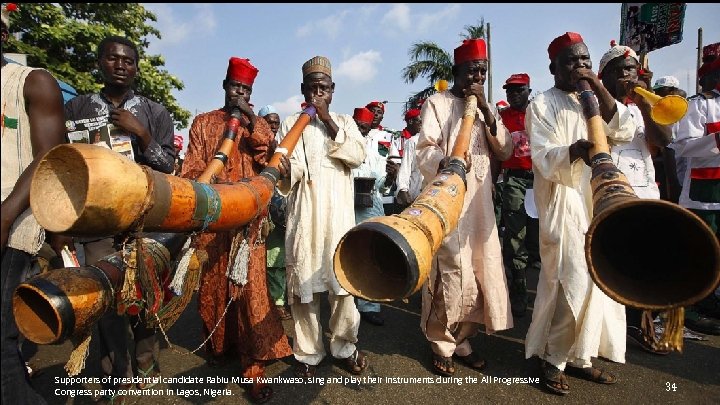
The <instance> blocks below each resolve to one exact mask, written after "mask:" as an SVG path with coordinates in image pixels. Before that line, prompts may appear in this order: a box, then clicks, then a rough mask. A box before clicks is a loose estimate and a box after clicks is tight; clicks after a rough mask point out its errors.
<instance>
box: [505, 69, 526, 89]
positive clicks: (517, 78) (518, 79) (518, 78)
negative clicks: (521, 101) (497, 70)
mask: <svg viewBox="0 0 720 405" xmlns="http://www.w3.org/2000/svg"><path fill="white" fill-rule="evenodd" d="M509 84H520V85H523V84H526V85H528V86H529V85H530V76H528V74H527V73H515V74H514V75H512V76H510V77H509V78H508V79H507V80H505V84H504V85H503V89H507V88H508V85H509Z"/></svg>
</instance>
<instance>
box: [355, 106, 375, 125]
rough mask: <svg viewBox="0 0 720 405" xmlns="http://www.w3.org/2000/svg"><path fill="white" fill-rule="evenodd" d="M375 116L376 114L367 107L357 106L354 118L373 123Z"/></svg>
mask: <svg viewBox="0 0 720 405" xmlns="http://www.w3.org/2000/svg"><path fill="white" fill-rule="evenodd" d="M373 118H375V114H374V113H373V112H372V111H370V110H368V109H367V108H363V107H360V108H356V109H355V111H354V112H353V119H355V120H356V121H360V122H364V123H366V124H372V121H373Z"/></svg>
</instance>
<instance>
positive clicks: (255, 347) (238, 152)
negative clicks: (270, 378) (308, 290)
mask: <svg viewBox="0 0 720 405" xmlns="http://www.w3.org/2000/svg"><path fill="white" fill-rule="evenodd" d="M257 74H258V70H257V69H256V68H255V67H254V66H253V65H252V64H251V63H250V61H249V60H248V59H240V58H236V57H233V58H230V61H229V64H228V69H227V75H226V77H225V80H223V89H224V90H225V106H224V107H223V108H221V109H218V110H214V111H210V112H208V113H205V114H200V115H198V116H197V117H196V118H195V120H194V121H193V123H192V126H191V127H190V143H189V145H188V151H187V155H186V157H185V162H184V164H183V171H182V177H185V178H191V179H195V178H197V177H198V176H200V174H201V173H203V172H204V171H205V168H206V167H207V165H208V162H210V161H211V160H212V159H213V157H214V156H217V153H216V152H217V151H218V148H219V146H220V144H221V143H222V142H223V134H224V132H225V129H226V126H227V125H228V122H229V121H230V117H231V113H232V110H233V109H239V110H240V113H242V114H243V116H244V118H245V119H244V126H240V127H239V128H238V129H237V137H236V138H235V142H236V145H237V147H234V148H232V151H231V153H229V154H228V155H227V156H221V159H222V160H224V167H223V169H222V170H221V171H220V173H219V174H218V175H217V181H218V182H237V181H239V180H241V179H242V178H249V177H253V176H257V175H258V174H259V173H260V172H261V171H262V169H263V167H264V166H265V165H267V163H268V161H269V160H270V157H271V156H272V151H271V150H270V149H271V148H270V145H271V143H272V141H273V139H274V134H273V133H272V131H271V130H270V126H269V125H268V123H267V122H266V121H265V120H264V119H262V118H259V119H258V118H257V117H256V116H255V114H254V112H253V110H252V108H251V106H250V104H249V101H250V95H251V94H252V90H253V83H254V81H255V77H256V76H257ZM286 163H287V162H286ZM285 169H286V168H285ZM267 220H268V218H267V210H266V209H265V207H263V212H262V213H261V214H260V215H259V216H258V217H257V218H255V219H254V220H253V221H251V222H250V223H248V224H247V225H245V226H244V227H242V228H240V229H237V230H234V231H230V232H218V233H205V234H202V235H201V236H200V237H199V240H198V247H197V248H198V249H200V250H204V251H205V252H206V253H207V257H208V259H207V263H206V264H205V266H204V267H205V268H204V271H203V274H202V279H201V283H200V291H199V297H198V302H199V310H200V317H201V318H202V320H203V332H204V335H205V336H208V335H210V340H209V341H208V352H209V353H210V356H211V361H210V362H211V364H214V363H218V362H220V361H221V356H223V355H225V354H226V353H227V354H230V353H232V354H234V355H236V356H237V357H238V358H239V360H240V367H241V369H242V373H243V377H246V378H254V382H253V384H252V385H251V386H250V387H249V390H248V395H249V397H250V399H251V400H253V401H254V402H259V403H260V402H265V401H267V400H269V399H270V398H271V396H272V389H271V388H270V386H269V385H267V384H265V383H263V382H260V381H258V379H257V378H258V377H264V376H265V362H266V361H268V360H273V359H278V358H282V357H285V356H289V355H290V354H291V350H290V345H289V344H288V341H287V337H286V336H285V331H284V330H283V327H282V324H281V322H280V318H279V314H278V313H277V311H275V310H274V309H273V305H271V304H270V295H269V293H268V289H267V279H266V274H265V268H266V256H265V255H266V252H265V242H264V236H263V235H261V228H262V223H263V221H267ZM229 300H232V302H231V303H229ZM226 310H227V313H225V311H226Z"/></svg>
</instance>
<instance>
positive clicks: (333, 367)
mask: <svg viewBox="0 0 720 405" xmlns="http://www.w3.org/2000/svg"><path fill="white" fill-rule="evenodd" d="M529 282H530V287H531V288H534V285H536V283H537V273H536V272H535V273H533V274H531V277H530V280H529ZM531 299H534V294H533V295H532V296H531ZM196 308H197V304H196V302H195V301H193V302H192V303H191V304H190V305H189V306H188V309H187V310H186V311H185V313H184V314H183V316H182V317H181V318H180V320H179V321H178V322H177V324H176V325H175V326H174V327H173V328H172V329H171V330H170V331H169V332H168V335H169V338H170V341H171V342H172V347H168V345H167V344H165V345H164V346H163V349H162V351H161V364H162V371H163V377H186V378H187V377H197V378H208V377H213V378H216V379H226V381H227V382H224V381H225V380H221V381H222V382H212V383H208V382H207V381H205V383H203V384H199V383H190V382H186V383H182V382H173V383H170V384H166V383H162V384H160V385H158V386H156V387H155V390H156V391H155V392H154V393H151V395H146V396H131V397H130V398H129V400H128V401H127V402H126V403H128V404H154V403H157V404H237V403H247V402H248V400H247V397H246V396H245V393H244V390H243V389H242V388H240V386H239V385H238V384H237V383H233V382H232V378H233V377H238V376H240V368H239V366H238V365H237V364H236V363H231V364H228V365H225V366H222V367H218V368H211V367H209V366H208V365H207V364H206V362H205V359H204V354H203V352H204V351H203V350H202V349H201V350H199V351H198V352H196V353H191V351H192V350H194V349H195V348H197V347H198V345H199V344H200V343H201V337H200V335H201V332H200V319H199V317H198V315H197V311H196ZM322 310H323V315H324V321H323V322H324V325H327V318H328V317H327V314H328V306H327V305H326V304H325V305H324V306H323V308H322ZM382 311H383V315H384V317H385V318H386V325H385V326H382V327H376V326H373V325H370V324H367V323H365V322H363V323H362V325H361V327H360V337H359V338H360V343H359V346H360V348H361V349H362V350H365V351H367V352H368V353H369V355H370V366H369V368H368V371H367V373H366V374H365V377H367V378H366V379H365V380H360V381H359V382H358V381H353V382H350V380H349V379H350V378H351V374H349V373H348V372H346V371H345V370H344V369H343V368H342V365H341V363H340V362H338V361H335V360H334V359H332V358H326V359H325V360H324V361H323V362H322V363H321V365H320V367H319V368H318V372H317V377H318V381H316V382H313V383H306V384H297V383H290V382H286V383H277V384H274V385H273V387H274V389H275V396H274V398H273V400H272V401H271V402H270V403H275V404H285V403H291V404H309V403H316V404H354V403H364V404H411V403H425V402H428V403H440V404H445V403H447V404H475V403H512V404H515V403H526V404H535V403H550V404H553V403H563V404H575V403H600V404H614V405H615V404H626V403H650V404H669V403H672V404H686V403H687V404H718V403H720V337H718V336H709V337H708V340H707V341H702V342H699V341H690V340H686V341H685V349H684V352H683V353H682V354H680V353H672V354H670V355H669V356H656V355H652V354H648V353H646V352H644V351H642V350H641V349H640V348H639V347H638V346H637V345H636V344H635V343H634V342H632V341H628V350H627V363H626V364H615V363H610V362H606V361H603V360H596V363H595V364H596V365H599V366H601V367H604V368H607V369H609V370H611V371H613V372H615V373H618V374H619V377H620V381H619V383H618V384H616V385H613V386H603V385H599V384H593V383H590V382H586V381H582V380H578V379H574V378H570V385H571V393H570V394H569V395H567V396H566V397H558V396H555V395H552V394H548V393H546V392H545V391H544V390H542V389H541V388H540V386H539V385H538V384H523V383H513V381H512V378H524V379H528V378H537V377H538V374H537V365H536V362H535V361H534V359H531V360H525V355H524V341H523V339H524V337H525V333H526V332H527V328H528V326H529V324H530V318H531V313H530V312H529V313H528V314H527V315H526V316H525V317H523V318H520V319H516V325H515V328H513V329H511V330H509V331H505V332H501V333H498V334H496V335H493V336H487V335H484V334H481V335H478V336H477V337H475V338H473V339H472V340H471V342H472V344H473V346H474V348H475V349H476V350H478V351H479V352H480V353H482V354H483V356H485V358H486V359H487V361H488V368H487V369H486V370H485V372H484V374H481V373H478V372H476V371H474V370H471V369H468V368H466V367H464V366H462V365H458V366H457V368H458V371H457V373H456V375H455V377H456V379H454V380H449V381H448V380H445V381H440V380H438V379H437V376H435V375H434V374H433V373H432V371H431V370H430V365H431V363H430V349H429V346H428V344H427V342H426V341H425V339H424V337H423V335H422V334H421V332H420V327H419V320H420V315H419V314H420V297H419V295H418V294H416V295H414V296H413V297H411V298H410V300H409V302H408V303H403V302H395V303H392V304H389V305H384V306H383V309H382ZM285 329H286V331H287V332H288V334H289V336H292V330H293V325H292V321H285ZM326 336H327V335H326ZM326 344H327V339H326ZM93 348H94V347H93ZM70 349H71V346H70V343H67V342H66V343H64V344H62V345H55V346H41V347H33V345H27V346H26V347H25V350H26V352H28V355H29V356H32V357H31V358H30V362H31V364H32V365H33V366H34V367H35V368H36V369H37V370H38V371H39V372H41V374H40V375H38V376H36V377H35V378H34V379H33V382H34V384H35V386H36V388H37V389H38V391H39V392H41V393H42V395H43V396H44V397H45V398H46V399H47V400H48V402H49V403H50V404H91V403H93V402H94V400H93V397H92V396H87V395H79V396H75V397H72V396H70V395H69V394H68V392H67V390H87V389H90V390H97V389H100V386H99V384H93V383H90V384H70V385H68V384H63V383H60V382H58V380H57V379H58V378H61V377H66V376H67V374H65V372H64V370H63V365H64V363H65V361H66V360H67V358H68V354H69V352H70ZM87 364H88V367H87V368H86V370H85V371H83V373H81V374H80V375H79V376H78V377H99V376H100V371H99V366H98V361H97V355H96V350H92V353H91V355H90V357H89V358H88V361H87ZM292 364H293V361H292V357H289V358H286V359H283V360H281V361H277V362H275V363H273V364H271V365H270V366H269V367H268V370H267V375H268V376H269V377H278V378H287V379H289V378H292V377H293V372H292ZM403 377H406V378H414V379H416V381H424V382H414V383H410V382H408V383H404V380H403V379H402V378H403ZM185 381H187V380H185ZM408 381H410V380H408ZM430 381H432V382H430ZM205 389H212V390H217V391H216V393H219V394H220V395H219V396H216V397H212V396H211V395H210V394H209V393H208V394H206V395H203V391H204V390H205ZM56 390H66V391H65V392H62V391H56ZM171 390H172V392H173V393H172V394H171V393H170V391H171ZM193 390H196V391H197V392H193ZM225 390H229V391H225Z"/></svg>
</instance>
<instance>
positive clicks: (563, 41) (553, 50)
mask: <svg viewBox="0 0 720 405" xmlns="http://www.w3.org/2000/svg"><path fill="white" fill-rule="evenodd" d="M580 42H585V41H583V39H582V37H581V36H580V34H578V33H576V32H566V33H564V34H563V35H560V36H559V37H557V38H555V39H553V41H552V42H550V46H548V56H550V60H551V61H552V60H555V57H556V56H557V55H558V53H560V51H562V50H563V49H565V48H567V47H569V46H570V45H573V44H578V43H580Z"/></svg>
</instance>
